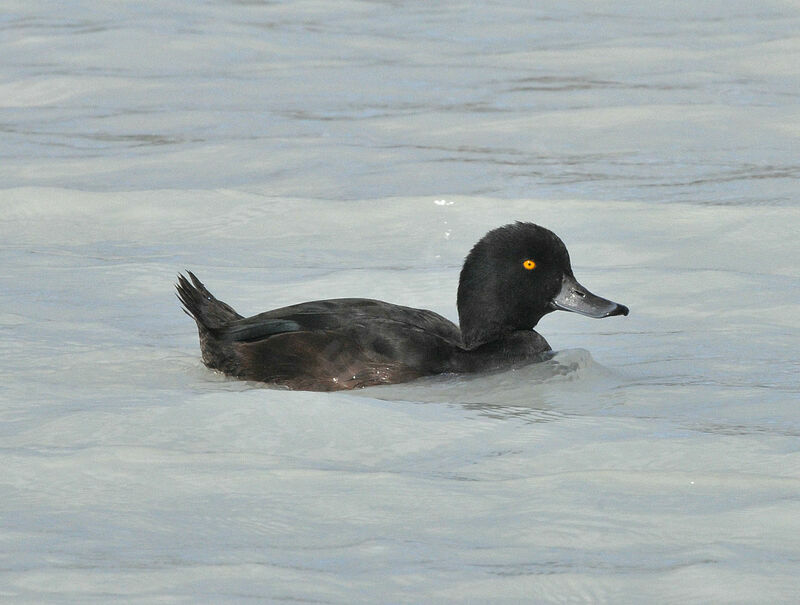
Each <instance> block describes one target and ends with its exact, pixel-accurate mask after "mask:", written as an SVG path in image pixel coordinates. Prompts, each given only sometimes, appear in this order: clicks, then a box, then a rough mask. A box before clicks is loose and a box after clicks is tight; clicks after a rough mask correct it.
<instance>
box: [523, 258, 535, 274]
mask: <svg viewBox="0 0 800 605" xmlns="http://www.w3.org/2000/svg"><path fill="white" fill-rule="evenodd" d="M522 266H523V267H525V268H526V269H527V270H528V271H530V270H531V269H535V268H536V263H535V262H533V261H532V260H531V259H528V260H526V261H525V262H524V263H522Z"/></svg>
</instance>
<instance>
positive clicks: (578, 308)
mask: <svg viewBox="0 0 800 605" xmlns="http://www.w3.org/2000/svg"><path fill="white" fill-rule="evenodd" d="M557 309H561V310H563V311H573V312H575V313H580V314H582V315H587V316H589V317H597V318H601V317H611V316H612V315H627V314H628V307H626V306H624V305H620V304H618V303H615V302H612V301H610V300H606V299H605V298H600V297H599V296H595V295H594V294H592V293H591V292H589V290H587V289H586V288H584V287H583V286H581V285H580V284H579V283H578V281H577V280H576V279H575V276H574V275H573V274H572V266H571V265H570V261H569V253H568V252H567V248H566V246H565V245H564V242H562V241H561V240H560V239H559V237H558V236H557V235H556V234H555V233H553V232H552V231H550V230H548V229H545V228H544V227H540V226H539V225H534V224H533V223H515V224H513V225H506V226H505V227H499V228H497V229H494V230H492V231H490V232H489V233H487V234H486V235H485V236H483V238H482V239H481V240H480V241H479V242H478V243H477V244H475V246H474V247H473V248H472V250H471V251H470V253H469V254H468V255H467V258H466V260H465V261H464V267H463V268H462V269H461V278H460V280H459V284H458V318H459V323H460V324H461V335H462V338H463V340H464V345H465V346H466V347H467V348H469V349H472V348H475V347H477V346H478V345H481V344H483V343H485V342H489V341H491V340H495V339H497V338H499V337H501V336H502V335H503V334H507V333H510V332H513V331H515V330H530V329H532V328H533V327H534V326H535V325H536V324H537V323H538V322H539V320H540V319H541V318H542V317H543V316H544V315H546V314H547V313H550V312H551V311H555V310H557Z"/></svg>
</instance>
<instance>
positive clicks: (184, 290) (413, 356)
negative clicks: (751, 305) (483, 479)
mask: <svg viewBox="0 0 800 605" xmlns="http://www.w3.org/2000/svg"><path fill="white" fill-rule="evenodd" d="M186 273H187V275H188V277H186V276H184V275H183V274H179V275H178V282H177V284H176V290H177V295H178V298H179V300H180V302H181V304H182V306H183V310H184V312H185V313H186V314H188V315H189V316H190V317H191V318H192V319H194V321H195V323H196V324H197V329H198V332H199V336H200V351H201V354H202V360H203V363H204V364H205V365H206V366H207V367H208V368H211V369H214V370H218V371H220V372H222V373H224V374H226V375H228V376H231V377H234V378H238V379H242V380H249V381H258V382H262V383H267V384H270V385H274V386H278V387H284V388H288V389H291V390H304V391H339V390H347V389H356V388H362V387H368V386H376V385H385V384H395V383H401V382H408V381H411V380H415V379H418V378H421V377H424V376H432V375H436V374H466V373H477V372H488V371H495V370H505V369H510V368H515V367H520V366H523V365H526V364H528V363H533V362H536V361H542V360H543V359H546V358H547V356H548V354H552V353H551V347H550V345H549V344H548V342H547V340H545V338H544V337H543V336H541V335H540V334H539V333H538V332H537V331H536V330H534V327H536V325H537V324H538V323H539V320H541V318H542V317H544V316H545V315H547V314H548V313H551V312H553V311H557V310H561V311H570V312H574V313H579V314H581V315H585V316H588V317H592V318H605V317H613V316H620V315H622V316H624V315H628V312H629V309H628V307H626V306H625V305H622V304H619V303H616V302H613V301H611V300H608V299H605V298H601V297H599V296H596V295H594V294H592V293H591V292H590V291H589V290H587V289H586V288H584V287H583V286H582V285H581V284H580V283H578V281H577V280H576V279H575V276H574V275H573V271H572V266H571V264H570V257H569V253H568V252H567V247H566V246H565V245H564V242H562V241H561V239H560V238H559V237H558V236H557V235H556V234H555V233H553V232H552V231H550V230H549V229H546V228H545V227H541V226H539V225H537V224H534V223H530V222H516V223H513V224H509V225H505V226H502V227H498V228H495V229H493V230H491V231H489V232H488V233H487V234H486V235H484V236H483V237H482V238H481V239H480V240H479V241H478V243H476V244H475V245H474V246H473V248H472V249H471V250H470V252H469V254H467V256H466V258H465V260H464V264H463V266H462V269H461V273H460V277H459V283H458V293H457V300H456V306H457V309H458V325H456V324H455V323H453V322H452V321H450V320H449V319H446V318H445V317H443V316H441V315H439V314H438V313H434V312H433V311H429V310H427V309H416V308H412V307H405V306H402V305H397V304H393V303H388V302H384V301H381V300H372V299H365V298H338V299H328V300H315V301H309V302H303V303H300V304H295V305H291V306H288V307H282V308H279V309H273V310H271V311H266V312H264V313H259V314H257V315H253V316H251V317H244V316H242V315H240V314H239V313H238V312H236V311H235V310H234V309H233V307H231V306H230V305H228V304H227V303H224V302H222V301H220V300H218V299H217V298H215V297H214V295H213V294H211V292H209V290H208V289H207V288H206V287H205V285H203V283H202V282H201V281H200V280H199V279H198V278H197V277H196V276H195V275H194V273H192V272H191V271H188V270H186Z"/></svg>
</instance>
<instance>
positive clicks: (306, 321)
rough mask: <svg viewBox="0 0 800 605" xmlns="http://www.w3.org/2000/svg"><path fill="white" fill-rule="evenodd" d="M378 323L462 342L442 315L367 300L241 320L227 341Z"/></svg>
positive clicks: (295, 307) (304, 305)
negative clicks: (395, 325)
mask: <svg viewBox="0 0 800 605" xmlns="http://www.w3.org/2000/svg"><path fill="white" fill-rule="evenodd" d="M375 322H377V323H380V324H382V325H386V324H387V323H391V324H397V325H398V327H402V326H407V327H408V328H409V329H412V330H421V331H422V332H427V333H430V334H433V335H435V336H437V337H439V338H442V339H444V340H446V341H448V342H452V343H454V344H457V343H460V342H461V332H460V330H459V329H458V327H457V326H456V325H455V324H454V323H453V322H451V321H449V320H448V319H445V318H444V317H442V316H441V315H439V314H438V313H434V312H433V311H428V310H427V309H414V308H412V307H404V306H401V305H394V304H391V303H387V302H383V301H380V300H371V299H364V298H339V299H332V300H317V301H311V302H306V303H301V304H298V305H292V306H290V307H283V308H280V309H274V310H272V311H267V312H265V313H259V314H258V315H254V316H252V317H247V318H242V319H237V320H234V321H232V322H230V323H229V324H228V325H227V326H226V328H225V331H224V339H225V340H227V341H229V342H255V341H258V340H263V339H265V338H269V337H271V336H275V335H277V334H284V333H286V332H320V331H322V332H324V331H337V330H341V329H346V328H353V327H358V326H362V327H366V326H367V325H368V324H371V323H375Z"/></svg>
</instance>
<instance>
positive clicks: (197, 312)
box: [175, 270, 242, 334]
mask: <svg viewBox="0 0 800 605" xmlns="http://www.w3.org/2000/svg"><path fill="white" fill-rule="evenodd" d="M186 273H188V274H189V277H190V278H191V280H192V281H191V283H190V282H189V280H188V279H186V278H185V277H184V276H183V275H181V274H178V283H177V284H176V285H175V289H176V290H177V291H178V298H179V299H180V301H181V303H182V304H183V310H184V312H185V313H186V314H187V315H189V316H190V317H191V318H193V319H194V320H195V321H196V322H197V327H198V328H199V329H200V332H201V334H202V332H204V331H208V332H211V333H212V334H215V333H217V332H219V331H220V330H221V329H223V328H225V327H226V326H227V325H228V324H230V322H232V321H234V320H236V319H242V316H241V315H239V314H238V313H237V312H236V311H234V310H233V307H231V306H230V305H228V304H226V303H224V302H222V301H221V300H217V299H216V298H215V297H214V295H213V294H211V292H209V291H208V289H207V288H206V287H205V286H204V285H203V282H201V281H200V280H199V279H197V277H196V276H195V274H194V273H192V272H191V271H188V270H187V271H186Z"/></svg>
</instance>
